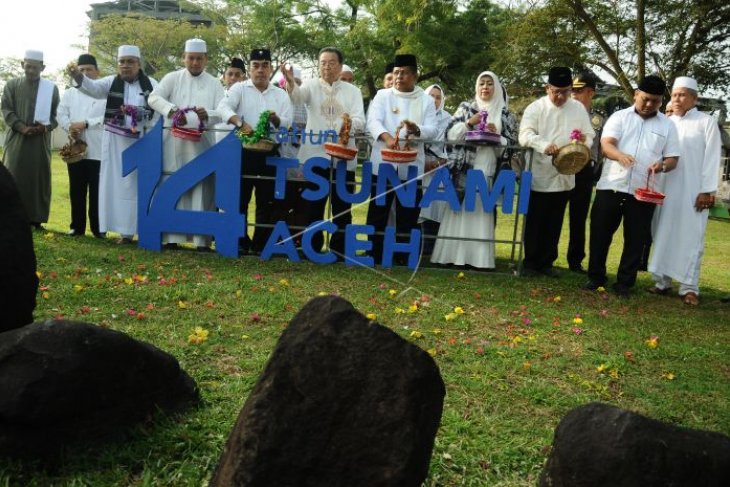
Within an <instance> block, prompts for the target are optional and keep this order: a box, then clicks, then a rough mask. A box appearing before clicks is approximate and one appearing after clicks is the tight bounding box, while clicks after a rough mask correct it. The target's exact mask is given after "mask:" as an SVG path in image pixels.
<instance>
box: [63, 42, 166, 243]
mask: <svg viewBox="0 0 730 487" xmlns="http://www.w3.org/2000/svg"><path fill="white" fill-rule="evenodd" d="M141 59H142V55H141V53H140V51H139V48H138V47H137V46H130V45H124V46H120V47H119V50H118V52H117V64H118V70H119V71H118V74H117V75H111V76H106V77H104V78H100V79H96V80H92V79H90V78H88V77H86V76H84V75H83V73H81V72H80V71H79V70H78V69H77V68H76V67H75V66H71V67H70V68H69V74H70V75H71V77H72V78H73V79H74V81H75V82H76V84H77V87H78V88H79V90H80V91H81V92H83V93H86V94H87V95H89V96H92V97H94V98H102V99H103V98H106V100H107V101H106V112H105V119H106V121H107V124H115V125H117V126H119V127H123V128H124V129H126V130H127V131H133V130H136V131H139V132H141V136H144V133H145V131H146V129H147V128H150V127H152V126H153V125H154V122H155V118H154V117H152V114H153V113H154V112H153V111H152V110H151V109H150V107H149V105H148V104H147V98H148V97H149V95H150V93H152V90H153V89H154V88H155V87H156V86H157V81H156V80H155V79H153V78H150V77H148V76H147V75H145V74H144V71H142V60H141ZM123 106H131V107H134V109H135V111H136V113H137V116H136V117H135V120H134V121H133V120H132V117H131V116H130V115H129V114H125V115H124V116H123V118H122V119H120V118H117V119H116V120H115V119H114V118H115V117H116V116H118V114H119V113H120V111H119V110H120V108H121V107H123ZM137 140H138V139H137V138H132V137H127V136H124V135H119V134H117V133H112V132H110V131H109V127H108V126H106V129H105V130H104V134H103V135H102V140H101V147H102V149H101V172H100V175H99V232H101V233H106V232H116V233H118V234H119V235H120V237H121V238H120V239H119V240H118V242H119V243H132V238H133V236H134V235H135V234H136V233H137V171H134V172H132V173H131V174H129V175H128V176H124V177H122V152H124V151H125V150H126V149H127V148H128V147H130V146H131V145H132V144H134V143H135V142H137Z"/></svg>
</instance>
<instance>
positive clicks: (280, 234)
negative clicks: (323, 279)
mask: <svg viewBox="0 0 730 487" xmlns="http://www.w3.org/2000/svg"><path fill="white" fill-rule="evenodd" d="M279 239H281V242H279ZM272 254H284V255H286V256H287V257H289V260H290V261H292V262H299V254H297V248H296V246H295V245H294V239H293V238H291V234H290V233H289V227H288V226H287V224H286V222H283V221H278V222H276V225H275V226H274V230H272V232H271V236H269V240H267V241H266V246H264V250H263V252H261V260H269V259H270V258H271V256H272Z"/></svg>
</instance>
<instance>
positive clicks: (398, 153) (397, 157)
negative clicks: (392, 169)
mask: <svg viewBox="0 0 730 487" xmlns="http://www.w3.org/2000/svg"><path fill="white" fill-rule="evenodd" d="M404 125H405V124H404V123H403V122H401V123H400V125H398V127H397V128H396V129H395V144H394V145H395V147H394V148H393V149H381V150H380V155H381V157H382V158H383V160H384V161H386V162H393V163H396V164H408V163H411V162H413V161H415V160H416V157H418V152H417V151H414V150H412V149H411V147H410V142H409V140H408V136H406V143H405V144H404V146H403V148H402V149H401V148H400V144H399V141H398V137H399V134H400V129H401V128H403V126H404Z"/></svg>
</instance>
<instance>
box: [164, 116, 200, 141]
mask: <svg viewBox="0 0 730 487" xmlns="http://www.w3.org/2000/svg"><path fill="white" fill-rule="evenodd" d="M188 112H195V107H187V108H181V109H180V110H178V111H176V112H175V114H174V115H173V116H172V129H171V130H170V132H172V136H173V137H177V138H178V139H184V140H191V141H193V142H200V138H201V137H202V136H203V130H204V129H205V125H204V124H203V120H201V119H198V128H197V130H196V129H191V128H185V127H181V126H180V125H181V123H180V122H181V121H182V119H183V118H184V115H185V114H186V113H188Z"/></svg>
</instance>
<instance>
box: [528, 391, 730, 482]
mask: <svg viewBox="0 0 730 487" xmlns="http://www.w3.org/2000/svg"><path fill="white" fill-rule="evenodd" d="M729 481H730V438H728V437H727V436H725V435H721V434H719V433H713V432H710V431H702V430H693V429H689V428H682V427H679V426H674V425H671V424H667V423H663V422H661V421H657V420H654V419H650V418H647V417H645V416H641V415H639V414H636V413H632V412H630V411H626V410H623V409H619V408H617V407H613V406H609V405H607V404H599V403H591V404H587V405H585V406H581V407H578V408H575V409H573V410H572V411H570V412H569V413H568V414H567V415H566V416H565V417H564V418H563V419H562V421H560V424H559V425H558V427H557V429H556V430H555V439H554V440H553V449H552V452H551V453H550V457H549V458H548V461H547V464H546V465H545V469H544V470H543V473H542V477H541V479H540V486H541V487H579V486H585V487H609V486H610V487H616V486H621V487H634V486H635V487H680V486H686V487H710V486H717V487H720V486H726V485H728V482H729Z"/></svg>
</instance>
